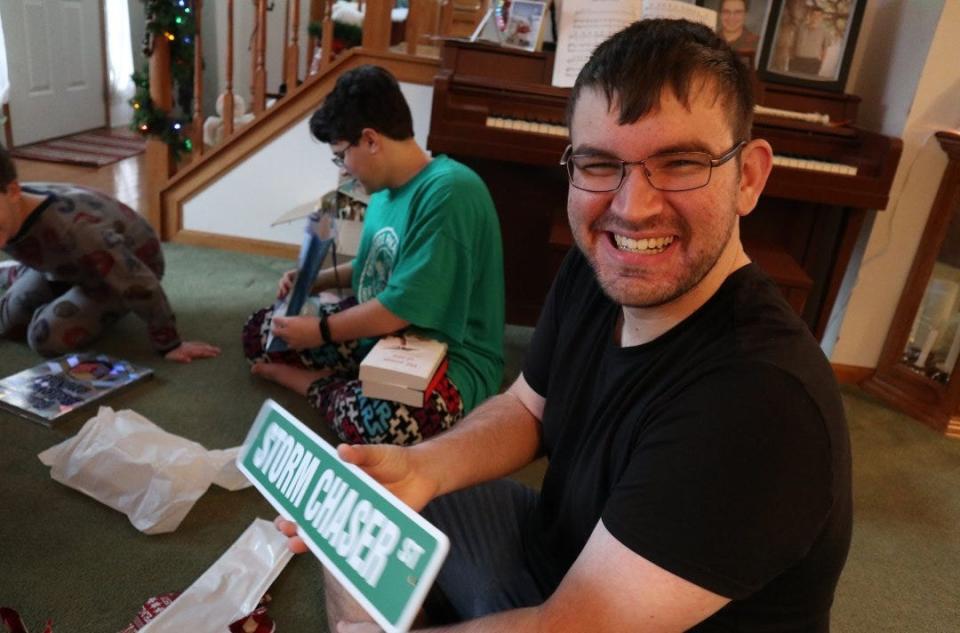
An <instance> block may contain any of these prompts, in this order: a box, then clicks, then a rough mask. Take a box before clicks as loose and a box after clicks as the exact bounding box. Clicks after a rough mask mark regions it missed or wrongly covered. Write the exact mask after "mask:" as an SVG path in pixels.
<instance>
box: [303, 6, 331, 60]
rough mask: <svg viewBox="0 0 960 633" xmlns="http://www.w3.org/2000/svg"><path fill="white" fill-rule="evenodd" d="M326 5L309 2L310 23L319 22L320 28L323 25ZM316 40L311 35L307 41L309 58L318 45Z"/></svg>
mask: <svg viewBox="0 0 960 633" xmlns="http://www.w3.org/2000/svg"><path fill="white" fill-rule="evenodd" d="M326 4H327V3H326V2H324V0H310V23H313V22H319V23H320V24H321V26H322V25H323V16H324V15H325V14H326V10H325V7H326ZM317 39H318V38H316V37H314V36H313V35H311V36H310V38H309V39H308V40H307V50H309V51H310V55H311V56H312V55H313V52H314V51H315V50H316V48H317V46H318V45H319V42H317ZM311 61H312V60H311Z"/></svg>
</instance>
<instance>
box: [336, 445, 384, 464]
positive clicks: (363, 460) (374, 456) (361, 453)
mask: <svg viewBox="0 0 960 633" xmlns="http://www.w3.org/2000/svg"><path fill="white" fill-rule="evenodd" d="M378 448H379V447H378V446H363V445H353V444H340V445H339V446H337V455H339V456H340V459H342V460H343V461H345V462H347V463H348V464H353V465H354V466H373V465H375V464H377V463H378V462H379V461H380V456H379V455H378V453H379V451H378V450H377V449H378Z"/></svg>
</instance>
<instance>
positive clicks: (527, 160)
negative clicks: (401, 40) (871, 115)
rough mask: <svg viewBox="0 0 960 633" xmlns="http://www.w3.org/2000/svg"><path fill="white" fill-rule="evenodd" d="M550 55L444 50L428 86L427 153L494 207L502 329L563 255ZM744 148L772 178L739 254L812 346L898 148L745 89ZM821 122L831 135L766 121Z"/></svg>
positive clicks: (853, 101) (836, 104)
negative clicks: (773, 285) (754, 109)
mask: <svg viewBox="0 0 960 633" xmlns="http://www.w3.org/2000/svg"><path fill="white" fill-rule="evenodd" d="M552 72H553V56H552V54H551V53H530V52H526V51H520V50H515V49H508V48H502V47H496V46H490V45H487V44H482V43H471V42H462V41H447V42H445V44H444V48H443V52H442V58H441V68H440V72H439V73H438V75H437V77H436V79H435V82H434V93H433V110H432V115H431V123H430V135H429V138H428V141H427V146H428V148H429V149H430V150H431V151H433V152H434V153H435V154H436V153H444V154H447V155H449V156H452V157H453V158H456V159H457V160H459V161H461V162H463V163H464V164H466V165H469V166H470V167H471V168H473V169H474V170H475V171H476V172H477V173H478V174H479V175H480V176H481V177H482V178H483V179H484V181H485V182H486V183H487V186H488V187H489V188H490V192H491V194H492V196H493V200H494V203H495V204H496V207H497V213H498V215H499V218H500V227H501V232H502V235H503V245H504V271H505V275H506V280H505V281H506V293H507V321H508V322H509V323H517V324H533V323H535V322H536V319H537V316H538V315H539V313H540V308H541V306H542V305H543V300H544V298H545V296H546V293H547V290H548V289H549V287H550V283H551V281H552V280H553V277H554V274H555V273H556V271H557V268H558V267H559V265H560V262H561V261H562V259H563V256H564V254H565V253H566V251H567V250H568V249H569V247H570V246H571V244H572V237H571V234H570V229H569V225H568V224H567V219H566V200H567V181H566V175H565V173H564V171H563V169H562V168H561V167H560V165H559V161H560V155H561V154H562V152H563V150H564V148H565V147H566V145H567V143H568V142H569V141H568V133H567V129H566V128H565V121H566V108H567V104H568V101H569V96H570V90H569V89H567V88H556V87H553V86H551V85H550V78H551V75H552ZM756 92H757V101H758V103H760V104H762V105H764V106H767V107H768V108H769V109H770V110H768V111H766V112H772V113H764V114H757V115H756V116H755V120H754V125H753V137H754V138H765V139H767V140H768V141H769V142H770V144H771V145H772V146H773V150H774V155H775V158H774V168H773V171H772V173H771V175H770V178H769V180H768V181H767V186H766V189H765V190H764V194H763V195H762V196H761V199H760V201H759V203H758V205H757V208H756V209H755V210H754V211H753V213H751V214H750V215H749V216H747V217H746V218H744V219H743V221H742V223H741V235H742V238H743V242H744V246H745V248H746V251H747V254H748V255H749V256H750V257H751V259H753V260H754V261H755V262H757V264H758V265H760V267H761V268H763V269H764V270H765V271H766V272H767V273H768V274H769V275H770V276H771V277H772V278H773V279H774V281H776V282H777V284H778V285H779V286H780V288H781V289H782V290H783V292H784V294H785V296H786V298H787V300H788V301H789V302H790V305H791V306H793V308H794V309H795V310H796V311H797V312H798V313H799V314H800V315H801V316H802V317H803V319H804V320H805V321H806V322H807V324H808V325H809V326H810V328H811V330H812V331H813V332H814V334H815V335H816V336H817V337H818V338H820V337H822V335H823V332H824V330H825V328H826V325H827V320H828V318H829V316H830V311H831V309H832V308H833V304H834V301H835V300H836V297H837V293H838V291H839V288H840V283H841V281H842V279H843V275H844V272H845V271H846V268H847V264H848V263H849V261H850V256H851V253H852V251H853V247H854V245H855V243H856V240H857V236H858V234H859V232H860V228H861V226H862V225H863V221H864V218H865V216H866V213H867V212H868V211H869V210H874V209H883V208H885V207H886V205H887V200H888V196H889V193H890V186H891V183H892V182H893V176H894V173H895V172H896V168H897V163H898V162H899V160H900V151H901V142H900V140H899V139H895V138H890V137H887V136H883V135H880V134H876V133H873V132H869V131H866V130H862V129H858V128H857V127H855V126H854V125H853V124H852V122H853V121H854V120H855V118H856V108H857V103H858V101H859V100H858V99H857V97H854V96H851V95H842V94H839V95H830V94H824V93H821V92H819V91H813V90H806V89H803V88H796V87H791V86H777V85H772V84H764V83H761V82H759V81H758V82H757V83H756ZM778 111H789V112H798V111H800V112H809V111H818V112H824V113H826V114H828V115H829V116H830V120H831V121H835V122H836V121H840V122H843V124H842V125H837V124H833V125H823V124H820V123H815V122H808V121H803V120H796V119H794V118H786V117H784V116H780V112H778Z"/></svg>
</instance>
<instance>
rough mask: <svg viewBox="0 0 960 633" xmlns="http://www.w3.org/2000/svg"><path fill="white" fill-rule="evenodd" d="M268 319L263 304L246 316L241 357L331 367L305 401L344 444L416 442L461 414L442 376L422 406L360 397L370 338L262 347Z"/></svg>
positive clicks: (331, 308)
mask: <svg viewBox="0 0 960 633" xmlns="http://www.w3.org/2000/svg"><path fill="white" fill-rule="evenodd" d="M352 305H356V300H355V299H353V298H350V299H346V300H345V301H342V302H340V303H338V304H333V303H330V304H321V305H320V309H321V310H322V311H323V312H325V313H326V314H334V313H336V312H339V311H340V310H344V309H346V308H348V307H350V306H352ZM272 318H273V308H264V309H262V310H259V311H258V312H255V313H254V314H253V315H251V317H250V318H249V319H248V320H247V323H246V324H245V325H244V326H243V352H244V355H245V356H246V357H247V360H249V361H250V362H251V363H255V362H258V361H265V362H270V363H286V364H288V365H293V366H297V367H303V368H306V369H331V370H333V373H332V374H331V375H330V376H327V377H325V378H321V379H319V380H317V381H315V382H314V383H313V384H312V385H310V388H309V389H308V391H307V399H308V400H309V402H310V404H311V406H313V407H314V408H315V409H317V410H318V411H319V412H320V416H321V418H322V419H323V421H324V422H325V423H326V424H327V425H328V426H329V427H330V428H331V429H333V431H334V432H335V433H336V434H337V436H338V437H339V438H340V439H341V440H343V441H344V442H347V443H350V444H400V445H410V444H416V443H417V442H420V441H422V440H425V439H427V438H428V437H431V436H433V435H436V434H437V433H439V432H441V431H443V430H446V429H449V428H450V427H452V426H453V425H454V424H455V423H456V422H457V421H458V420H460V418H462V417H463V407H462V404H461V399H460V392H459V391H457V388H456V387H455V386H454V384H453V383H452V382H450V379H449V378H448V377H446V376H444V378H443V379H442V380H441V381H440V383H439V385H438V386H437V388H436V390H434V392H433V393H432V394H431V395H430V397H429V401H428V402H427V406H425V407H411V406H408V405H405V404H400V403H398V402H392V401H390V400H378V399H376V398H367V397H366V396H364V395H363V393H362V392H361V390H360V380H359V379H358V378H357V375H358V373H359V367H360V361H361V360H363V357H364V356H366V355H367V352H369V351H370V348H371V347H372V342H368V341H363V342H360V341H345V342H341V343H331V344H329V345H323V346H321V347H316V348H313V349H306V350H299V351H295V350H288V351H284V352H266V351H264V346H265V344H266V340H267V336H268V335H269V333H270V323H271V320H272Z"/></svg>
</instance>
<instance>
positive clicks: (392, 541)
mask: <svg viewBox="0 0 960 633" xmlns="http://www.w3.org/2000/svg"><path fill="white" fill-rule="evenodd" d="M321 497H322V498H321ZM304 518H305V519H306V520H307V521H309V522H310V525H311V526H312V527H313V529H315V530H316V531H317V532H318V533H319V535H320V536H321V537H322V538H323V539H324V540H325V541H327V543H329V544H330V547H332V548H333V549H334V551H336V553H337V554H338V555H339V556H341V557H343V558H345V559H346V561H347V564H348V565H349V566H350V567H351V568H352V569H353V570H354V571H356V572H357V573H358V574H359V575H360V576H361V577H362V578H363V579H364V580H365V581H366V582H367V584H369V585H370V586H371V587H376V586H377V583H378V582H379V581H380V576H381V575H382V574H383V570H384V569H385V568H386V566H387V561H388V559H389V557H390V556H391V555H392V554H393V552H394V550H395V549H396V547H397V544H398V543H399V542H400V528H399V527H397V525H396V524H395V523H394V522H393V521H390V520H389V519H387V518H386V517H385V516H384V515H383V513H382V512H380V511H379V510H377V509H376V508H374V507H373V506H372V505H371V504H370V502H369V501H367V500H365V499H359V494H358V493H357V491H356V490H353V489H351V488H350V487H349V486H348V485H347V483H346V482H345V481H343V480H342V479H340V478H339V477H337V476H336V475H335V474H334V472H333V471H332V470H331V469H329V468H328V469H326V470H324V471H323V472H322V473H321V474H320V477H319V478H318V479H317V482H316V485H314V487H313V489H312V490H311V491H310V496H309V497H308V498H307V505H306V508H305V509H304ZM408 540H409V539H408ZM414 546H415V547H416V548H418V549H420V550H421V551H422V548H420V547H419V546H418V545H416V544H414Z"/></svg>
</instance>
